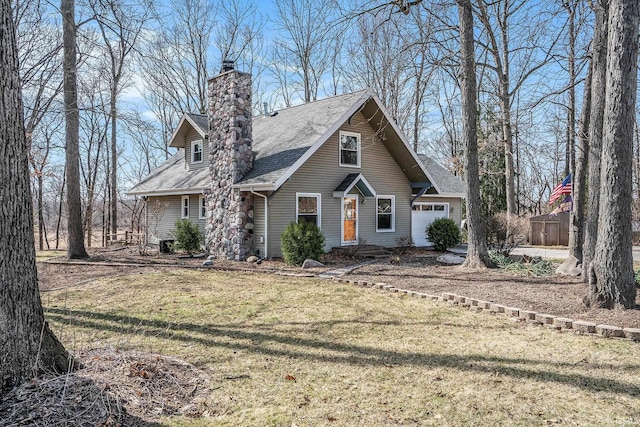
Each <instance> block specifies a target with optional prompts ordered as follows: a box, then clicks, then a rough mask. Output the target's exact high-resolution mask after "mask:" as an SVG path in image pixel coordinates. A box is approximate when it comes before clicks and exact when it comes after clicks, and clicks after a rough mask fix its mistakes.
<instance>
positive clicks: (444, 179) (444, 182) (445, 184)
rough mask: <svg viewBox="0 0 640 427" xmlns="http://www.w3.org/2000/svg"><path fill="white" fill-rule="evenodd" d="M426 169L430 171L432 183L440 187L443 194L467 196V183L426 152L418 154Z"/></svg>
mask: <svg viewBox="0 0 640 427" xmlns="http://www.w3.org/2000/svg"><path fill="white" fill-rule="evenodd" d="M418 157H419V158H420V161H421V162H422V164H423V165H424V167H425V169H427V170H428V171H429V176H430V178H431V179H432V181H434V182H432V184H434V185H435V187H437V188H439V189H440V194H441V195H452V196H456V197H464V196H465V191H466V189H465V184H464V181H462V180H461V179H460V178H458V177H457V176H455V175H454V174H452V173H451V172H449V170H448V169H447V168H445V167H444V166H442V165H441V164H440V163H438V162H436V161H435V160H433V159H432V158H430V157H428V156H426V155H425V154H418Z"/></svg>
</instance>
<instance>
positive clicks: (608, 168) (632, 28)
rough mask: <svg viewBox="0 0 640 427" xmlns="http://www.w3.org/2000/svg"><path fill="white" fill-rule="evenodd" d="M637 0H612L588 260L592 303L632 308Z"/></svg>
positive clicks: (639, 10)
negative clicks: (593, 236)
mask: <svg viewBox="0 0 640 427" xmlns="http://www.w3.org/2000/svg"><path fill="white" fill-rule="evenodd" d="M639 24H640V3H639V2H638V1H637V0H611V3H610V5H609V34H608V38H607V47H608V49H607V67H606V68H607V74H606V82H607V83H606V97H605V108H604V125H603V133H602V165H601V173H600V180H601V186H600V209H599V220H598V229H599V234H598V239H597V243H596V252H595V256H594V258H593V262H592V263H591V265H590V266H589V289H590V301H591V304H592V305H594V306H596V307H602V308H635V306H636V281H635V277H634V272H633V254H632V250H631V198H632V195H631V188H632V160H633V124H634V121H635V107H636V91H637V87H638V68H637V65H638V25H639Z"/></svg>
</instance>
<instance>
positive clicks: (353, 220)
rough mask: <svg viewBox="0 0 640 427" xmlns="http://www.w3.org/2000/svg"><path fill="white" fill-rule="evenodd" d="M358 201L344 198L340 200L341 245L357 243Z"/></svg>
mask: <svg viewBox="0 0 640 427" xmlns="http://www.w3.org/2000/svg"><path fill="white" fill-rule="evenodd" d="M357 221H358V199H357V198H353V197H345V198H344V199H342V243H345V244H349V243H357V242H358V227H357V225H358V224H357Z"/></svg>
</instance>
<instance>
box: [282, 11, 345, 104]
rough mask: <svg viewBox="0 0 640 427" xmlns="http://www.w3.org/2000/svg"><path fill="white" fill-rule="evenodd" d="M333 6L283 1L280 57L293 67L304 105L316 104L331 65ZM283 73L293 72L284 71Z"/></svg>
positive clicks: (295, 80) (294, 80)
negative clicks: (331, 12)
mask: <svg viewBox="0 0 640 427" xmlns="http://www.w3.org/2000/svg"><path fill="white" fill-rule="evenodd" d="M330 10H331V5H330V4H329V1H327V0H280V1H278V2H276V18H275V24H276V28H277V30H278V31H279V32H280V34H281V38H280V39H279V40H278V43H277V45H276V46H277V49H278V54H279V55H282V56H284V57H286V58H287V59H288V63H289V65H290V66H292V67H293V71H294V72H293V74H294V76H296V77H295V78H294V79H290V80H293V82H295V83H296V84H297V85H299V86H298V91H299V93H298V95H299V96H300V97H301V98H302V100H303V101H304V102H309V101H315V100H316V99H317V97H318V90H319V88H320V84H321V81H322V77H323V75H324V73H325V72H326V71H327V70H328V69H329V67H330V64H331V55H330V54H331V43H332V42H333V41H334V38H333V37H332V34H331V31H332V30H333V29H334V26H333V25H332V21H331V19H330ZM280 71H281V72H284V73H288V72H290V70H286V69H282V68H280Z"/></svg>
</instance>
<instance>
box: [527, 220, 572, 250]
mask: <svg viewBox="0 0 640 427" xmlns="http://www.w3.org/2000/svg"><path fill="white" fill-rule="evenodd" d="M529 223H530V225H531V234H530V236H529V243H530V244H531V245H534V246H569V212H561V213H559V214H557V215H540V216H535V217H532V218H531V219H530V220H529Z"/></svg>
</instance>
